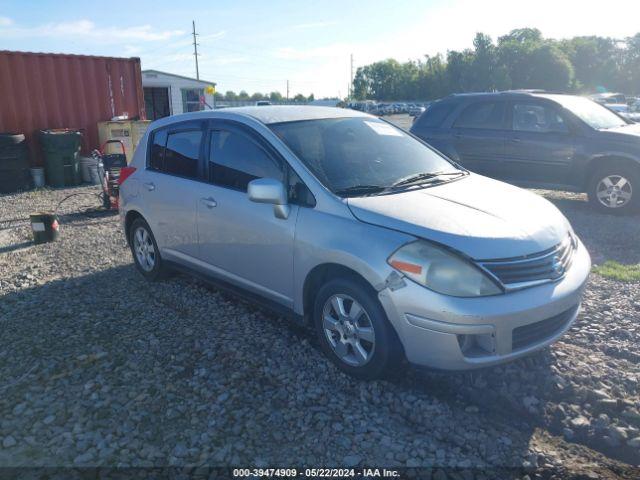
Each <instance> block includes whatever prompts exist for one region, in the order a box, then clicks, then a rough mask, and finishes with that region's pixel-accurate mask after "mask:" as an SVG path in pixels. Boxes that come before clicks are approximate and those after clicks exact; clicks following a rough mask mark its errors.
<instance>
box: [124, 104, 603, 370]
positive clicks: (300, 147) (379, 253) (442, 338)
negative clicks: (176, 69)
mask: <svg viewBox="0 0 640 480" xmlns="http://www.w3.org/2000/svg"><path fill="white" fill-rule="evenodd" d="M120 188H121V199H120V215H121V220H122V224H123V226H124V231H125V233H126V236H127V240H128V242H129V245H130V247H131V250H132V252H133V259H134V261H135V264H136V266H137V268H138V270H139V271H140V273H142V275H144V276H145V277H146V278H148V279H149V280H155V279H158V278H160V277H161V276H162V275H163V274H164V273H165V272H166V271H168V270H172V269H175V268H178V269H182V270H187V271H189V272H193V273H194V274H196V275H199V276H201V277H203V278H206V279H208V280H210V281H213V282H215V283H217V284H218V285H220V286H221V287H222V288H228V289H232V290H235V291H241V292H243V293H244V294H246V295H248V296H250V297H251V298H253V299H255V300H257V301H260V302H261V303H262V304H264V305H267V306H270V307H273V308H275V309H277V310H278V311H280V312H283V313H287V314H290V315H291V316H292V318H294V319H296V320H297V321H300V322H303V323H304V324H308V325H310V326H313V327H314V328H315V331H316V332H317V336H318V338H319V341H320V344H321V345H322V348H323V349H324V351H325V353H326V354H327V355H328V356H329V357H330V358H331V359H332V360H333V361H334V362H335V363H336V364H337V365H338V366H339V367H340V368H341V369H342V370H344V371H346V372H348V373H350V374H352V375H355V376H359V377H363V378H375V377H380V376H382V375H385V374H388V373H391V372H394V371H395V370H396V369H397V368H399V367H401V366H402V364H403V363H404V361H405V360H408V361H409V362H411V363H414V364H418V365H424V366H429V367H435V368H440V369H468V368H476V367H482V366H488V365H493V364H497V363H500V362H505V361H508V360H512V359H514V358H517V357H520V356H523V355H526V354H529V353H531V352H533V351H535V350H538V349H540V348H543V347H545V346H546V345H549V344H550V343H552V342H553V341H555V340H556V339H557V338H558V337H560V336H561V335H562V334H563V333H564V332H565V331H566V330H567V329H568V328H569V327H570V326H571V324H572V322H573V321H574V320H575V318H576V316H577V315H578V310H579V308H580V301H581V294H582V291H583V288H584V286H585V283H586V281H587V277H588V274H589V270H590V267H591V261H590V258H589V255H588V253H587V251H586V249H585V247H584V245H583V244H582V243H581V242H580V240H579V239H578V238H577V237H576V235H575V234H574V233H573V230H572V228H571V226H570V225H569V222H568V221H567V219H566V218H565V217H564V216H563V215H562V214H561V213H560V212H559V211H558V210H557V209H556V208H555V207H554V206H553V205H552V204H551V203H549V202H548V201H546V200H545V199H543V198H542V197H539V196H537V195H535V194H533V193H530V192H528V191H525V190H521V189H519V188H516V187H513V186H510V185H507V184H505V183H501V182H498V181H495V180H491V179H488V178H485V177H482V176H480V175H476V174H473V173H470V172H468V171H466V170H464V169H463V168H462V167H460V166H459V165H456V164H454V163H452V162H451V161H450V160H448V159H446V158H445V157H444V156H443V155H441V154H440V153H438V152H437V151H435V150H433V149H432V148H431V147H429V146H428V145H427V144H425V143H423V142H422V141H420V140H418V139H416V138H415V137H413V136H412V135H410V134H408V133H406V132H405V131H403V130H400V129H398V128H396V127H394V126H393V125H391V124H389V123H387V122H385V121H382V120H380V119H378V118H376V117H373V116H370V115H367V114H364V113H359V112H356V111H352V110H343V109H334V108H323V107H293V106H261V107H246V108H236V109H226V110H221V111H207V112H197V113H190V114H185V115H178V116H174V117H168V118H165V119H162V120H159V121H156V122H154V123H153V124H152V125H151V127H150V128H149V130H148V132H147V133H146V135H145V136H144V138H143V140H142V141H141V143H140V145H139V147H138V148H137V150H136V152H135V155H134V158H133V160H132V162H131V164H130V166H129V167H127V168H125V169H123V171H122V173H121V187H120Z"/></svg>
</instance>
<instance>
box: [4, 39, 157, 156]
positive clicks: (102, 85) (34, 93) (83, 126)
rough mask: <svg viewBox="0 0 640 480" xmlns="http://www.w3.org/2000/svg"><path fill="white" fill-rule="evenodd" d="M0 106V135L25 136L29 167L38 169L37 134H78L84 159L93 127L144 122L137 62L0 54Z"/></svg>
mask: <svg viewBox="0 0 640 480" xmlns="http://www.w3.org/2000/svg"><path fill="white" fill-rule="evenodd" d="M0 106H1V107H0V132H19V133H24V134H25V136H26V137H27V144H28V145H29V150H30V152H31V163H32V165H35V166H41V165H42V164H43V160H42V156H41V152H40V146H39V145H38V144H37V135H34V132H35V131H37V130H41V129H48V128H72V129H78V130H81V131H82V132H83V140H82V142H83V144H82V151H83V152H84V153H85V154H88V153H89V152H90V151H92V150H93V149H94V148H96V146H97V145H98V125H97V124H98V122H101V121H105V120H110V119H111V118H113V117H115V116H117V115H122V114H124V113H125V112H128V114H129V118H131V119H135V118H136V117H137V118H140V119H145V118H146V115H145V110H144V95H143V90H142V74H141V73H140V59H139V58H114V57H94V56H87V55H65V54H56V53H30V52H10V51H0Z"/></svg>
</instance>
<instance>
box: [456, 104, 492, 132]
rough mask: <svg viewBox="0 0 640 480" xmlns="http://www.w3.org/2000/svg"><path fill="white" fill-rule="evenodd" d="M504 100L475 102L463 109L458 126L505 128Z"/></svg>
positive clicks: (457, 122) (457, 121)
mask: <svg viewBox="0 0 640 480" xmlns="http://www.w3.org/2000/svg"><path fill="white" fill-rule="evenodd" d="M503 121H504V102H482V103H474V104H473V105H470V106H468V107H467V108H466V109H465V110H463V111H462V113H461V114H460V116H459V117H458V119H457V120H456V122H455V124H454V127H456V128H489V129H493V130H500V129H502V128H503Z"/></svg>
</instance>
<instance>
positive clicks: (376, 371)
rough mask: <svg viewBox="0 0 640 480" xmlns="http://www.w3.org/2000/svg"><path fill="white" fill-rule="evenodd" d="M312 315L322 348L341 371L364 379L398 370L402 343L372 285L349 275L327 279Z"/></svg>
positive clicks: (398, 371)
mask: <svg viewBox="0 0 640 480" xmlns="http://www.w3.org/2000/svg"><path fill="white" fill-rule="evenodd" d="M313 318H314V324H315V330H316V334H317V336H318V340H319V341H320V345H321V346H322V350H323V351H324V353H325V354H326V355H327V357H329V359H331V361H332V362H333V363H335V364H336V365H337V366H338V368H340V370H342V371H343V372H345V373H348V374H349V375H352V376H354V377H357V378H362V379H367V380H370V379H376V378H382V377H386V376H389V375H391V374H394V373H396V374H397V373H401V367H402V361H403V358H404V355H403V351H402V345H401V343H400V340H399V339H398V336H397V335H396V332H395V330H394V329H393V327H392V326H391V324H390V323H389V320H388V319H387V316H386V314H385V312H384V309H383V308H382V305H380V302H379V301H378V299H377V297H376V296H375V292H374V291H373V289H372V288H371V287H369V286H367V285H363V282H360V281H357V280H355V279H351V278H336V279H333V280H330V281H328V282H327V283H326V284H325V285H324V286H322V288H320V290H319V292H318V294H317V295H316V298H315V302H314V310H313Z"/></svg>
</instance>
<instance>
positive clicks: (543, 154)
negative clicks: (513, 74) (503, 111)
mask: <svg viewBox="0 0 640 480" xmlns="http://www.w3.org/2000/svg"><path fill="white" fill-rule="evenodd" d="M508 120H509V123H510V126H511V128H510V130H509V131H507V136H506V156H505V172H506V175H507V176H506V177H505V179H506V180H511V181H515V182H521V183H532V184H556V185H557V184H569V183H571V182H570V181H569V180H570V178H569V176H570V175H571V164H572V162H573V157H574V155H575V141H574V135H573V133H572V131H571V124H570V122H569V120H568V119H566V118H565V116H564V115H563V114H562V112H561V111H560V110H559V109H558V108H557V107H556V106H555V105H553V104H552V103H548V102H540V101H535V100H522V101H514V102H512V103H511V104H510V106H509V114H508Z"/></svg>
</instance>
